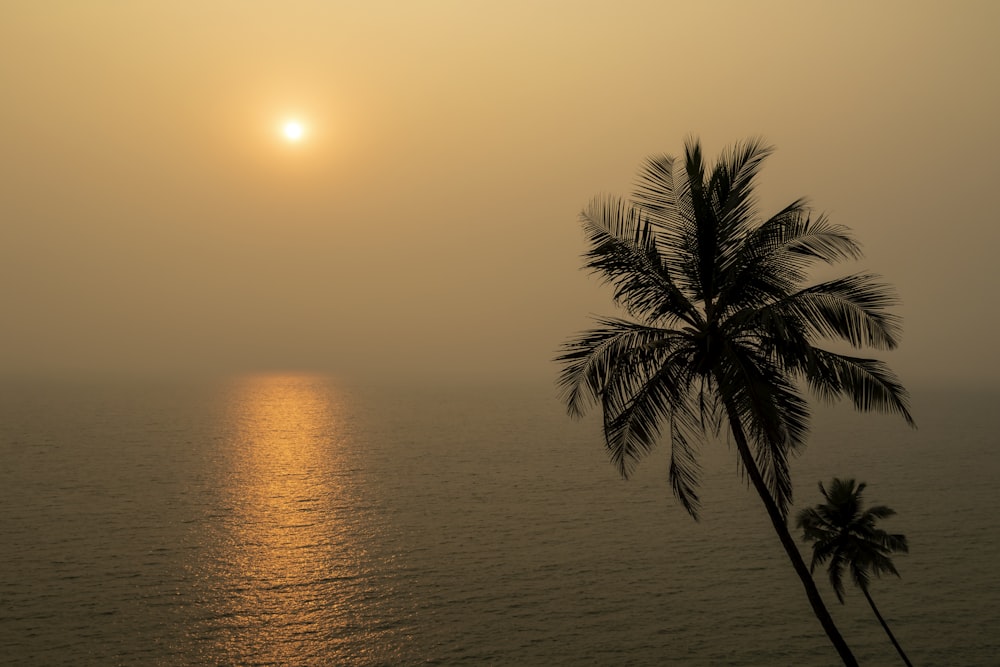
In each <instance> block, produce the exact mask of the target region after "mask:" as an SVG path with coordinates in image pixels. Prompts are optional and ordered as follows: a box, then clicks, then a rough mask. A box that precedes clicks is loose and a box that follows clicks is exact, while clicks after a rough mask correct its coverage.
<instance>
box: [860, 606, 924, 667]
mask: <svg viewBox="0 0 1000 667" xmlns="http://www.w3.org/2000/svg"><path fill="white" fill-rule="evenodd" d="M861 592H862V593H864V594H865V599H866V600H868V605H869V606H870V607H871V608H872V611H873V612H875V618H877V619H878V622H879V623H881V624H882V629H883V630H885V634H887V635H889V641H891V642H892V645H893V646H895V647H896V652H897V653H899V657H900V658H902V659H903V662H904V663H906V667H913V664H912V663H911V662H910V659H909V658H907V657H906V653H904V652H903V647H902V646H900V645H899V642H898V641H896V636H895V635H893V634H892V630H890V629H889V624H888V623H886V622H885V619H884V618H882V614H880V613H878V607H876V606H875V600H872V596H871V595H869V594H868V589H867V588H862V589H861Z"/></svg>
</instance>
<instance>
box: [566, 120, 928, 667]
mask: <svg viewBox="0 0 1000 667" xmlns="http://www.w3.org/2000/svg"><path fill="white" fill-rule="evenodd" d="M771 152H772V149H771V148H770V147H768V146H765V145H764V144H763V143H762V142H761V141H760V140H751V141H748V142H745V143H742V144H738V145H736V146H734V147H733V148H731V149H729V150H727V151H726V152H724V153H723V154H722V156H721V157H720V158H719V160H718V161H717V163H716V164H715V165H714V166H712V167H709V166H708V165H706V164H705V161H704V160H703V158H702V150H701V146H700V143H699V142H698V141H697V140H696V139H689V140H688V141H687V142H686V143H685V151H684V160H683V162H682V163H680V164H679V165H678V161H677V160H675V159H674V158H673V157H670V156H658V157H652V158H649V159H648V160H647V161H646V163H645V164H644V166H643V168H642V170H641V172H640V175H639V179H638V182H637V185H636V188H635V190H634V192H633V195H632V197H631V199H629V200H625V199H620V198H616V197H610V196H608V197H599V198H596V199H595V200H594V201H593V202H592V203H591V204H590V205H589V207H588V208H586V209H585V210H584V211H583V213H582V215H581V221H582V223H583V227H584V230H585V233H586V236H587V240H588V241H589V250H588V251H587V253H586V254H585V256H584V257H585V260H586V264H585V267H586V268H588V269H590V270H592V271H593V272H594V273H597V274H598V275H599V276H600V277H601V278H602V279H603V281H604V282H606V283H609V284H610V285H611V286H612V287H613V288H614V301H615V302H616V304H617V305H618V306H620V307H621V308H623V309H624V310H625V312H626V313H627V314H628V315H629V319H622V318H617V317H614V318H613V317H605V318H600V319H598V320H597V327H596V328H594V329H591V330H589V331H585V332H582V333H580V334H578V335H577V336H576V337H575V338H573V339H571V340H570V341H568V342H567V343H566V344H565V345H564V346H563V349H562V354H561V355H560V356H559V357H558V359H557V361H559V362H561V363H562V365H563V368H562V372H561V375H560V378H559V385H560V388H561V395H562V398H563V399H564V400H565V401H566V404H567V408H568V410H569V412H570V414H571V415H574V416H580V415H582V414H583V413H584V412H585V411H586V410H587V409H588V408H589V407H592V406H593V405H595V404H598V405H599V406H600V408H601V410H602V413H603V417H604V436H605V441H606V445H607V448H608V450H609V452H610V456H611V459H612V462H613V463H614V464H615V465H616V466H617V467H618V470H619V471H620V472H621V474H622V475H623V476H625V477H627V476H628V475H629V473H630V472H631V471H632V470H633V468H634V466H635V464H636V463H637V461H638V460H639V459H640V458H641V457H642V455H644V454H645V453H646V452H648V451H649V450H650V449H651V448H652V447H653V446H654V445H655V444H656V443H657V441H658V440H659V439H660V436H661V433H663V432H664V431H665V432H666V438H667V439H668V440H669V443H670V466H669V480H670V485H671V488H672V490H673V493H674V494H675V495H676V497H677V498H678V500H679V501H680V502H681V504H682V505H683V506H684V507H685V508H686V509H687V511H688V512H689V513H690V514H691V515H692V516H693V517H694V518H695V519H697V511H698V507H699V500H698V495H697V486H698V476H699V466H698V461H697V450H698V447H699V445H700V444H702V443H703V442H704V441H705V440H707V439H708V438H709V437H711V436H718V435H719V434H720V432H721V431H722V428H723V425H725V427H726V431H727V433H728V435H729V436H731V438H732V441H733V442H734V443H735V445H736V451H737V454H738V460H739V465H740V467H741V468H742V470H743V471H744V472H745V473H746V477H747V478H748V480H749V483H750V484H751V485H752V486H753V488H754V489H755V490H756V491H757V493H758V495H759V496H760V498H761V500H762V501H763V503H764V507H765V509H766V511H767V515H768V517H769V518H770V521H771V524H772V526H773V527H774V530H775V532H776V533H777V535H778V538H779V540H780V541H781V544H782V547H783V548H784V549H785V552H786V554H787V555H788V558H789V559H790V560H791V562H792V565H793V567H794V568H795V572H796V574H797V575H798V577H799V579H800V580H801V581H802V586H803V587H804V588H805V592H806V596H807V597H808V599H809V603H810V604H811V605H812V608H813V611H814V612H815V614H816V616H817V618H818V619H819V621H820V623H821V624H822V626H823V628H824V630H825V631H826V633H827V635H828V636H829V638H830V640H831V641H832V642H833V644H834V645H835V646H836V648H837V651H838V652H839V653H840V656H841V658H842V659H843V661H844V663H845V664H848V665H855V664H857V662H856V661H855V659H854V656H853V655H852V654H851V651H850V649H849V648H848V646H847V644H846V643H845V642H844V639H843V638H842V637H841V635H840V632H839V631H838V630H837V628H836V626H835V625H834V622H833V619H832V618H831V616H830V613H829V611H828V610H827V609H826V606H825V605H824V604H823V600H822V598H821V597H820V594H819V591H818V589H817V588H816V584H815V582H814V581H813V579H812V577H811V576H810V573H809V569H808V568H807V567H806V565H805V562H804V561H803V559H802V556H801V554H800V553H799V551H798V549H797V547H796V544H795V541H794V540H793V539H792V536H791V534H790V532H789V530H788V525H787V520H786V519H787V512H788V507H789V504H790V503H791V497H792V484H791V478H790V475H789V469H788V462H789V457H790V456H791V455H792V454H793V453H795V452H796V451H797V450H799V449H800V448H801V447H802V446H803V444H804V440H805V437H806V434H807V431H808V426H809V414H810V413H809V406H808V404H807V402H806V400H805V399H804V398H803V396H802V391H803V390H804V388H805V386H808V387H809V388H811V389H812V390H814V391H815V392H816V393H818V394H819V395H820V396H821V397H823V398H826V399H833V398H836V397H841V396H846V397H848V398H850V399H851V400H852V401H853V402H854V405H855V406H856V407H857V408H858V409H860V410H881V411H889V412H894V413H898V414H900V415H902V416H903V417H904V418H905V419H906V420H907V422H910V423H912V418H911V416H910V413H909V409H908V407H907V400H908V399H907V394H906V390H905V389H904V388H903V386H902V385H901V384H900V383H899V381H898V380H897V379H896V377H895V375H894V374H893V373H892V371H891V370H889V368H888V367H887V366H886V365H884V364H883V363H882V362H880V361H877V360H874V359H868V358H862V357H856V356H849V355H845V354H841V353H837V352H832V351H828V350H825V349H821V348H819V347H817V346H816V345H815V342H816V341H818V340H821V339H834V340H843V341H846V342H848V343H850V344H851V345H852V346H854V347H856V348H861V347H871V348H875V349H892V348H894V347H896V345H897V340H898V334H899V320H898V319H897V318H896V317H894V316H893V315H891V314H890V313H889V312H888V311H887V309H888V308H889V307H890V306H892V305H894V303H895V298H894V296H893V294H892V291H891V290H890V288H889V287H888V286H886V285H884V284H881V283H880V282H879V280H878V277H877V276H875V275H872V274H865V273H861V274H854V275H849V276H846V277H843V278H838V279H835V280H829V281H824V282H818V283H816V284H812V285H809V286H806V279H807V277H808V273H807V271H808V270H809V269H810V268H811V267H812V266H813V265H814V264H815V263H816V262H817V261H819V262H826V263H835V262H837V261H839V260H845V259H856V258H858V257H860V255H861V253H860V248H859V246H858V244H857V243H856V242H855V241H854V240H853V239H852V238H851V237H850V236H849V234H848V231H847V229H846V228H844V227H841V226H837V225H832V224H830V222H829V221H828V220H827V218H826V217H825V216H818V217H815V218H813V217H811V216H810V214H809V210H808V208H807V206H806V203H805V201H804V200H801V199H799V200H796V201H794V202H792V203H791V204H789V205H788V206H786V207H784V208H783V209H781V210H780V211H778V212H777V213H776V214H774V215H773V216H771V217H769V218H767V219H765V220H761V219H760V218H759V217H758V215H757V209H756V202H755V197H754V182H755V179H756V176H757V173H758V171H759V169H760V166H761V163H762V162H763V160H764V159H765V158H766V157H767V156H768V155H769V154H770V153H771Z"/></svg>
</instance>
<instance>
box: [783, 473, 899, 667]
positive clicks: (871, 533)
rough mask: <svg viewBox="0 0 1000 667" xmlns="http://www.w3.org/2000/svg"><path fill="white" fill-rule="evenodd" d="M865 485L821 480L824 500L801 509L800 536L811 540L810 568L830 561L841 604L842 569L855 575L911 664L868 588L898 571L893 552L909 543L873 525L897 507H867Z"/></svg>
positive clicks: (842, 595)
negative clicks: (825, 483)
mask: <svg viewBox="0 0 1000 667" xmlns="http://www.w3.org/2000/svg"><path fill="white" fill-rule="evenodd" d="M865 486H866V485H865V484H864V483H861V484H857V485H855V483H854V480H853V479H846V480H844V479H839V478H834V479H833V481H832V482H830V488H829V490H827V489H826V488H825V487H824V486H823V483H822V482H820V485H819V490H820V493H822V494H823V498H824V499H825V500H826V502H824V503H820V504H818V505H816V506H814V507H810V508H808V509H804V510H802V511H801V512H799V515H798V518H797V520H796V523H797V525H798V527H799V528H801V529H802V539H804V540H806V541H809V542H812V550H813V556H812V563H810V565H809V571H810V572H812V571H813V570H814V569H815V568H816V566H817V565H822V564H823V563H827V562H829V564H828V565H827V572H828V573H829V575H830V584H831V585H832V586H833V590H834V592H835V593H836V594H837V599H838V600H840V602H841V604H843V602H844V572H845V570H846V571H848V572H850V574H851V579H852V580H853V581H854V583H855V585H857V587H858V588H860V589H861V592H862V593H864V595H865V599H866V600H868V604H869V605H870V606H871V608H872V611H873V612H874V613H875V618H877V619H878V622H879V623H881V624H882V629H883V630H885V634H887V635H888V636H889V641H891V642H892V645H893V646H895V647H896V651H897V652H898V653H899V657H901V658H902V659H903V662H905V663H906V664H907V665H908V666H909V667H912V666H910V659H909V658H907V657H906V653H904V652H903V647H902V646H900V645H899V642H898V641H896V637H895V635H893V634H892V630H890V629H889V624H888V623H886V622H885V619H884V618H882V614H880V613H879V610H878V607H876V606H875V601H874V600H872V596H871V594H870V593H869V592H868V585H869V583H870V582H871V578H872V575H874V576H876V577H879V576H881V575H883V574H894V575H896V576H897V577H898V576H899V572H898V571H897V570H896V566H895V565H893V563H892V558H891V555H892V554H894V553H907V552H908V551H909V545H908V544H907V543H906V536H904V535H893V534H890V533H887V532H885V531H884V530H882V529H881V528H876V527H875V524H876V523H877V522H878V521H879V519H886V518H888V517H890V516H893V515H894V514H895V513H896V512H895V510H893V509H891V508H889V507H886V506H885V505H876V506H875V507H869V508H868V509H864V499H863V497H862V494H863V493H864V490H865Z"/></svg>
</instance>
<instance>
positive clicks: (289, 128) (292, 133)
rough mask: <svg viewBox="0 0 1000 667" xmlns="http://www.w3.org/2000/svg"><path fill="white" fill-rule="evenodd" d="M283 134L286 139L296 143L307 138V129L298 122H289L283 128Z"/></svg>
mask: <svg viewBox="0 0 1000 667" xmlns="http://www.w3.org/2000/svg"><path fill="white" fill-rule="evenodd" d="M281 133H282V134H283V135H285V139H287V140H288V141H291V142H293V143H295V142H298V141H302V139H303V138H304V137H305V136H306V128H305V126H304V125H303V124H302V123H301V122H299V121H297V120H289V121H285V124H284V125H283V126H282V127H281Z"/></svg>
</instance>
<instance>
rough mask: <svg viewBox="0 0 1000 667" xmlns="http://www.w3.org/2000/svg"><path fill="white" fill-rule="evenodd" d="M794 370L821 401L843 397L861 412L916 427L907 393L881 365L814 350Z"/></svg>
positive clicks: (895, 378) (881, 363) (875, 361)
mask: <svg viewBox="0 0 1000 667" xmlns="http://www.w3.org/2000/svg"><path fill="white" fill-rule="evenodd" d="M798 370H799V371H800V372H801V373H802V374H803V375H804V376H805V379H806V381H807V382H808V383H809V386H810V388H812V389H813V391H815V392H816V393H817V394H818V395H819V396H820V397H821V398H824V399H826V400H832V399H835V398H840V397H843V396H846V397H847V398H849V399H850V400H851V402H852V403H853V404H854V407H855V408H856V409H858V410H860V411H861V412H886V413H890V414H897V415H899V416H901V417H902V418H903V419H904V420H906V423H907V424H909V425H910V426H915V425H916V422H915V421H914V419H913V415H912V414H910V406H909V402H910V399H909V393H908V392H907V391H906V389H905V388H904V387H903V385H902V383H901V382H900V381H899V378H897V377H896V374H895V373H893V372H892V370H890V369H889V366H888V365H887V364H886V363H885V362H882V361H879V360H878V359H862V358H860V357H851V356H847V355H844V354H837V353H836V352H829V351H827V350H823V349H820V348H817V347H814V348H811V349H810V350H809V351H808V354H807V355H806V356H805V358H803V359H801V361H800V364H799V366H798Z"/></svg>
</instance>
